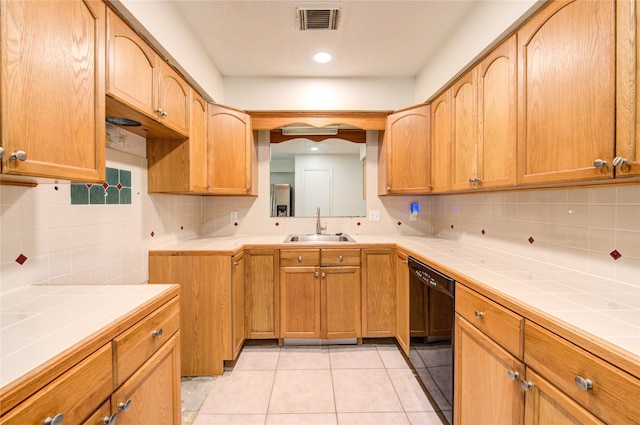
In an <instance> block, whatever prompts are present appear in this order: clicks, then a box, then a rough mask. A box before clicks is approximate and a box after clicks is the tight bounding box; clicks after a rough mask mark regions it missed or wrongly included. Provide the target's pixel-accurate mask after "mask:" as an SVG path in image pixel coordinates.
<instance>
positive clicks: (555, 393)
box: [524, 368, 604, 425]
mask: <svg viewBox="0 0 640 425" xmlns="http://www.w3.org/2000/svg"><path fill="white" fill-rule="evenodd" d="M526 381H527V382H529V383H530V384H531V387H530V389H529V390H527V391H526V393H525V406H526V407H525V422H524V423H525V425H546V424H558V425H560V424H562V425H564V424H566V425H604V422H602V421H600V420H599V419H598V418H596V417H595V416H593V415H592V414H591V413H589V412H588V411H587V410H585V409H584V408H583V407H582V406H580V405H579V404H577V403H576V402H575V401H573V400H572V399H571V398H569V397H568V396H567V395H566V394H564V393H563V392H562V391H560V390H558V389H557V388H556V387H554V386H553V385H551V384H550V383H549V382H548V381H547V380H545V379H544V378H542V377H541V376H540V375H538V374H537V373H535V372H534V371H533V370H531V369H530V368H527V375H526Z"/></svg>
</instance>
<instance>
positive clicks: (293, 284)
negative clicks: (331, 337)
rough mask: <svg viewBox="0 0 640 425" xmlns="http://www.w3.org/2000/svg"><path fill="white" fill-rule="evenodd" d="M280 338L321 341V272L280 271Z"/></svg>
mask: <svg viewBox="0 0 640 425" xmlns="http://www.w3.org/2000/svg"><path fill="white" fill-rule="evenodd" d="M280 319H281V324H280V338H320V269H319V268H318V267H281V268H280Z"/></svg>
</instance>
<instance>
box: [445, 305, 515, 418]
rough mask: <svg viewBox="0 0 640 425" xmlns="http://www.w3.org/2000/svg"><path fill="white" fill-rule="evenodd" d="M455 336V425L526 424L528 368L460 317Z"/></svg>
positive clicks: (456, 324) (458, 317)
mask: <svg viewBox="0 0 640 425" xmlns="http://www.w3.org/2000/svg"><path fill="white" fill-rule="evenodd" d="M454 335H455V360H454V362H455V367H454V401H453V406H454V412H453V421H454V424H457V425H463V424H476V425H494V424H514V425H515V424H522V421H523V418H524V394H523V392H522V390H521V389H520V385H519V382H518V379H517V377H520V376H524V373H525V368H524V364H523V363H522V362H521V361H520V360H518V359H517V358H515V357H514V356H513V355H511V354H510V353H509V352H507V351H506V350H505V349H503V348H502V347H501V346H499V345H498V344H497V343H495V342H494V341H493V340H491V338H489V337H488V336H486V335H485V334H484V333H482V332H480V331H479V330H478V329H477V328H475V327H474V326H473V325H471V324H470V323H469V322H467V321H466V320H465V319H464V318H462V317H461V316H460V315H456V318H455V332H454ZM510 373H511V374H512V375H510ZM516 374H517V377H516ZM510 376H512V377H513V380H512V379H510Z"/></svg>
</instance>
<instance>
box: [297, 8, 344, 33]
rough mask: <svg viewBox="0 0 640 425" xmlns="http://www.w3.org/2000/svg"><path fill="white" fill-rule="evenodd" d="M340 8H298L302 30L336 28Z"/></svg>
mask: <svg viewBox="0 0 640 425" xmlns="http://www.w3.org/2000/svg"><path fill="white" fill-rule="evenodd" d="M339 14H340V9H302V8H300V9H298V20H299V21H300V30H301V31H306V30H336V29H338V16H339Z"/></svg>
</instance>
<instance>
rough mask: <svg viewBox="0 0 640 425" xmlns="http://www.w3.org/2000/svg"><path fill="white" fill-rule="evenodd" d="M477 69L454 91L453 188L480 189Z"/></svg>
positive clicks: (452, 113) (464, 78)
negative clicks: (478, 178)
mask: <svg viewBox="0 0 640 425" xmlns="http://www.w3.org/2000/svg"><path fill="white" fill-rule="evenodd" d="M477 91H478V89H477V70H476V68H473V69H472V70H471V71H469V72H467V73H466V74H465V75H463V76H462V77H461V78H460V79H459V80H458V81H456V82H455V84H454V85H453V86H452V88H451V135H452V137H451V189H452V190H467V189H472V188H477V187H478V185H477V183H476V180H475V179H477V177H478V167H477V164H478V120H477V117H478V112H477V107H478V101H477Z"/></svg>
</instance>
